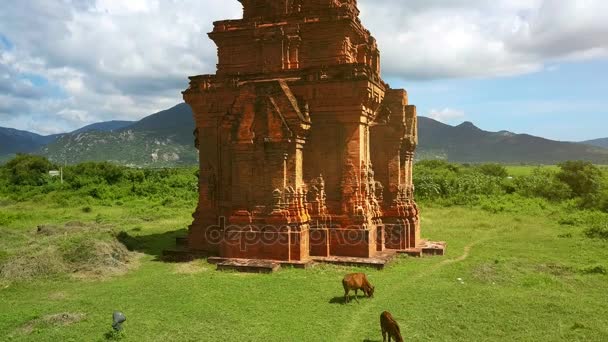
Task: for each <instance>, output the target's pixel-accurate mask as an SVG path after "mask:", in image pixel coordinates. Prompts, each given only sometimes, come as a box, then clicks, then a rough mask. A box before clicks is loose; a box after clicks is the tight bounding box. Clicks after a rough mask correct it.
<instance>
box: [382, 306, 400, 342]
mask: <svg viewBox="0 0 608 342" xmlns="http://www.w3.org/2000/svg"><path fill="white" fill-rule="evenodd" d="M380 327H381V328H382V341H384V342H386V337H387V336H388V342H391V338H394V339H395V341H397V342H403V337H401V330H400V329H399V324H397V321H395V319H394V318H393V316H392V315H391V313H390V312H388V311H384V312H383V313H382V314H381V315H380Z"/></svg>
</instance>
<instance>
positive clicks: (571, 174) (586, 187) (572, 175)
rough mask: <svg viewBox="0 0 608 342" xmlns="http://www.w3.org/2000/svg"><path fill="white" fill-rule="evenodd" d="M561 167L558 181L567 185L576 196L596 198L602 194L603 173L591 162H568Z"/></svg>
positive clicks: (560, 165)
mask: <svg viewBox="0 0 608 342" xmlns="http://www.w3.org/2000/svg"><path fill="white" fill-rule="evenodd" d="M559 167H560V169H561V170H560V171H559V172H558V173H557V175H556V177H557V179H559V180H560V181H561V182H563V183H565V184H567V185H568V186H569V187H570V189H571V190H572V193H573V194H574V195H575V196H578V197H586V196H596V195H599V193H600V192H601V188H602V171H601V170H600V169H599V168H598V167H597V166H595V165H593V164H592V163H591V162H584V161H568V162H565V163H561V164H559Z"/></svg>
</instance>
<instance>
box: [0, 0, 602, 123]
mask: <svg viewBox="0 0 608 342" xmlns="http://www.w3.org/2000/svg"><path fill="white" fill-rule="evenodd" d="M359 5H360V7H361V10H362V20H363V23H364V24H365V25H366V26H367V27H368V28H369V29H370V30H371V31H372V33H373V34H374V35H375V36H376V38H377V39H378V42H379V45H380V48H381V53H382V58H383V59H382V60H383V74H384V76H386V77H390V78H393V79H395V78H401V79H407V80H412V79H417V80H420V79H442V78H468V77H497V76H506V75H515V74H523V73H529V72H534V71H538V70H542V69H543V68H545V66H546V65H547V63H553V64H554V63H557V62H559V61H563V60H577V59H588V58H603V57H606V56H608V40H606V39H605V37H606V35H607V34H608V1H604V0H494V1H487V0H408V1H403V0H359ZM240 15H241V5H240V4H239V3H238V1H236V0H221V1H220V0H128V1H124V0H61V1H47V0H27V1H13V2H11V3H10V4H8V3H3V4H0V125H9V124H11V125H13V126H16V127H18V128H26V129H34V130H36V131H39V132H48V131H54V130H57V129H65V130H68V129H75V128H78V127H80V126H82V125H84V124H88V123H91V122H94V121H101V120H109V119H118V118H120V119H137V118H140V117H142V116H144V115H147V114H150V113H153V112H155V111H157V110H161V109H165V108H167V107H170V106H172V105H174V104H176V103H177V102H179V100H180V95H179V94H180V91H181V90H183V89H185V88H186V86H187V79H186V76H188V75H193V74H202V73H212V72H213V71H214V69H215V63H216V60H217V55H216V51H215V46H214V44H213V43H212V42H211V41H210V40H209V39H208V38H207V37H206V35H205V33H206V32H209V31H210V30H211V28H212V22H213V21H215V20H220V19H226V18H238V17H240ZM440 112H441V110H438V111H437V113H440ZM437 115H439V114H437ZM446 115H447V114H446ZM9 118H10V119H9ZM33 118H36V119H33ZM50 127H52V128H50Z"/></svg>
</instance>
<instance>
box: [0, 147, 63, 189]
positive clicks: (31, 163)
mask: <svg viewBox="0 0 608 342" xmlns="http://www.w3.org/2000/svg"><path fill="white" fill-rule="evenodd" d="M53 168H54V165H53V164H52V163H51V162H49V161H48V160H47V159H46V158H43V157H39V156H31V155H26V154H19V155H17V157H15V158H14V159H12V160H11V161H9V162H8V163H6V165H4V167H3V171H4V172H3V173H4V174H5V177H6V182H7V183H8V184H12V185H32V186H37V185H43V184H46V183H47V182H48V179H49V176H48V173H49V171H50V170H52V169H53Z"/></svg>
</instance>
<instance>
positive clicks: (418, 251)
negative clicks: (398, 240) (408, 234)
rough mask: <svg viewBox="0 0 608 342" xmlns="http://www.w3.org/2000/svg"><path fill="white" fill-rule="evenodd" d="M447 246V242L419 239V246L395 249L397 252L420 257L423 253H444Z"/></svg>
mask: <svg viewBox="0 0 608 342" xmlns="http://www.w3.org/2000/svg"><path fill="white" fill-rule="evenodd" d="M446 248H447V244H446V243H445V242H443V241H439V242H435V241H425V240H423V241H421V243H420V246H419V247H416V248H407V249H403V250H397V253H399V254H406V255H409V256H411V257H415V258H420V257H422V256H423V255H426V256H435V255H441V256H443V255H445V250H446Z"/></svg>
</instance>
